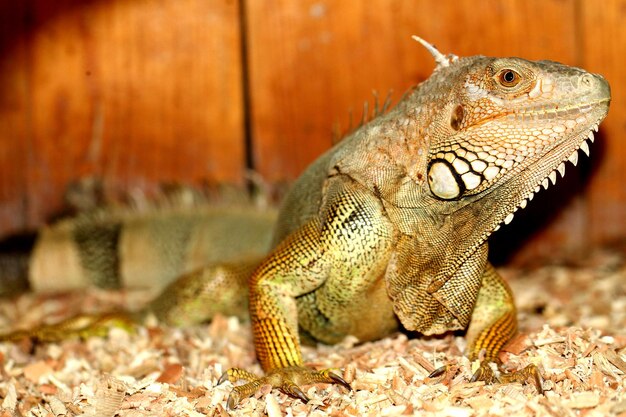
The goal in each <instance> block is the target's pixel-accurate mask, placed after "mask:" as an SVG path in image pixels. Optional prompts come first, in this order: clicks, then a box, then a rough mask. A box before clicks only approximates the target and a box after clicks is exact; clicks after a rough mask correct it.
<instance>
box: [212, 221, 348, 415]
mask: <svg viewBox="0 0 626 417" xmlns="http://www.w3.org/2000/svg"><path fill="white" fill-rule="evenodd" d="M322 247H323V244H322V241H321V225H320V222H319V221H318V220H317V219H314V220H312V221H310V222H309V223H307V224H305V225H304V226H303V227H301V228H300V229H299V230H298V231H296V232H295V233H293V234H292V235H290V236H289V237H288V238H287V239H286V240H285V241H283V242H282V244H281V245H279V246H278V247H277V248H276V250H275V251H274V252H273V253H272V255H271V256H270V257H268V258H267V260H266V261H265V262H263V263H262V264H261V265H260V266H259V268H258V269H257V270H256V272H255V273H254V274H253V276H252V278H251V279H250V284H249V291H250V300H249V301H250V318H251V320H252V331H253V340H254V346H255V350H256V355H257V359H258V360H259V362H260V364H261V367H262V368H263V370H264V371H265V373H266V375H265V376H264V377H261V378H259V377H257V376H256V375H254V374H251V373H250V372H248V371H245V370H243V369H238V368H233V369H229V370H228V371H227V372H226V373H225V374H224V375H223V376H222V378H221V379H220V382H223V381H224V380H225V379H228V380H230V381H231V382H236V381H238V380H241V379H242V380H245V381H246V382H247V383H246V384H244V385H240V386H237V387H235V388H233V391H232V392H231V395H230V396H229V399H228V406H229V407H231V408H234V407H235V406H236V405H237V404H238V403H239V401H240V399H242V398H244V397H247V396H250V395H251V394H253V393H254V392H256V391H257V390H258V389H259V388H260V387H261V386H262V385H266V384H269V385H271V386H272V387H275V388H279V389H281V390H282V391H284V392H286V393H287V394H289V395H293V396H295V397H298V398H300V399H302V400H303V401H305V402H306V401H308V398H307V397H306V395H305V394H304V392H303V391H302V390H301V389H300V387H299V386H300V385H304V384H310V383H316V382H328V383H339V384H341V385H344V386H346V387H348V388H349V387H350V386H349V385H348V383H347V382H345V381H344V380H343V379H342V378H341V377H339V376H338V375H336V374H334V373H332V372H330V371H329V370H322V371H314V370H311V369H309V368H306V367H304V366H303V365H302V354H301V351H300V337H299V334H298V312H297V306H296V297H298V296H300V295H303V294H306V293H309V292H312V291H314V290H315V289H317V288H318V287H319V286H320V285H322V284H323V282H324V280H325V278H326V275H327V271H328V266H327V262H324V257H325V255H326V254H325V253H324V251H323V248H322Z"/></svg>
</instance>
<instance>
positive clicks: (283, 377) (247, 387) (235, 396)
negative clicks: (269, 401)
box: [217, 366, 352, 409]
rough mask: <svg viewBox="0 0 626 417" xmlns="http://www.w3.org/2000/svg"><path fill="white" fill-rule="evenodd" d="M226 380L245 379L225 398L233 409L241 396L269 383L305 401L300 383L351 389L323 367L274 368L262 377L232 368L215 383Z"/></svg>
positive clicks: (247, 394)
mask: <svg viewBox="0 0 626 417" xmlns="http://www.w3.org/2000/svg"><path fill="white" fill-rule="evenodd" d="M227 380H228V381H230V382H231V383H235V382H237V381H239V380H244V381H246V383H245V384H243V385H239V386H236V387H234V388H233V390H232V391H231V392H230V395H229V396H228V400H227V405H228V407H229V408H230V409H234V408H235V407H236V406H237V404H239V401H241V399H242V398H245V397H249V396H251V395H253V394H254V393H255V392H257V391H258V390H259V389H260V388H261V387H262V386H264V385H271V386H272V388H278V389H279V390H281V391H282V392H284V393H285V394H287V395H290V396H292V397H295V398H299V399H300V400H302V402H305V403H306V402H308V401H309V397H307V395H306V394H305V393H304V391H302V389H301V388H300V385H306V384H314V383H320V382H321V383H329V384H339V385H342V386H343V387H345V388H347V389H349V390H352V387H351V386H350V384H348V383H347V382H346V381H345V380H344V379H343V378H342V377H340V376H339V375H337V374H335V373H333V372H331V371H330V370H328V369H324V370H321V371H315V370H313V369H310V368H307V367H304V366H290V367H287V368H278V369H274V370H271V371H269V372H268V373H267V374H266V375H265V376H262V377H259V376H257V375H255V374H253V373H251V372H248V371H246V370H244V369H239V368H232V369H229V370H228V371H226V372H224V374H222V376H221V377H220V379H219V380H218V382H217V383H218V384H221V383H223V382H225V381H227Z"/></svg>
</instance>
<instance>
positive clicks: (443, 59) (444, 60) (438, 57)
mask: <svg viewBox="0 0 626 417" xmlns="http://www.w3.org/2000/svg"><path fill="white" fill-rule="evenodd" d="M412 38H413V39H414V40H416V41H417V42H419V43H420V44H421V45H422V46H423V47H424V48H426V50H427V51H428V52H430V54H431V55H432V56H433V58H435V62H436V63H437V68H440V67H449V66H450V64H451V63H453V62H456V61H457V60H458V59H459V57H458V56H456V55H454V54H448V55H444V54H442V53H441V52H439V50H438V49H437V48H435V46H434V45H432V44H430V43H428V42H426V41H425V40H424V39H422V38H420V37H419V36H415V35H413V36H412Z"/></svg>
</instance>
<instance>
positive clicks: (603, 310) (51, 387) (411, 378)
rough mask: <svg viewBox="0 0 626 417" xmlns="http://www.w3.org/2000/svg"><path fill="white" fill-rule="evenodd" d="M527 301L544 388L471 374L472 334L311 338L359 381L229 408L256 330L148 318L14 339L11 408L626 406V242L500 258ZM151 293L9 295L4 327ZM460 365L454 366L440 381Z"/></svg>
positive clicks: (531, 353)
mask: <svg viewBox="0 0 626 417" xmlns="http://www.w3.org/2000/svg"><path fill="white" fill-rule="evenodd" d="M500 271H501V273H502V275H503V276H505V278H507V280H508V281H509V282H510V283H511V286H512V287H513V291H514V293H515V294H516V300H517V303H518V307H519V319H520V326H521V328H520V335H519V336H518V337H517V338H515V339H514V340H513V341H512V342H511V343H510V344H509V345H508V346H507V348H506V351H505V352H504V353H503V355H502V359H503V360H504V362H505V363H506V367H507V368H510V369H521V368H523V367H524V366H526V365H528V364H535V365H537V366H538V367H539V369H540V371H541V374H542V375H543V378H544V381H543V388H544V390H545V394H544V395H539V394H538V393H537V391H536V389H535V388H534V387H533V386H532V385H522V384H518V383H512V384H502V385H500V384H496V385H485V384H484V383H482V382H473V383H472V382H469V381H470V378H471V375H472V371H473V369H475V367H476V363H470V362H469V361H468V360H467V358H465V357H464V356H463V351H464V349H465V347H466V344H465V339H464V338H463V337H462V335H456V334H449V335H444V336H442V337H436V338H419V337H414V336H413V335H405V334H396V335H394V336H392V337H389V338H386V339H383V340H380V341H377V342H373V343H365V344H358V343H356V341H355V340H351V339H347V340H345V341H344V342H343V343H342V344H340V345H338V346H324V345H319V346H317V347H305V348H304V352H303V353H304V357H305V360H306V362H307V363H308V364H310V365H312V366H314V367H316V368H325V367H332V368H338V372H340V373H341V374H342V375H343V377H344V378H345V379H346V380H347V381H348V382H349V383H350V384H351V386H352V388H353V390H352V391H348V390H346V389H345V388H342V387H339V386H329V385H324V384H319V385H312V386H307V387H305V388H304V390H305V392H306V394H307V395H308V396H309V397H310V398H311V401H310V402H309V403H308V404H304V403H302V402H301V401H299V400H296V399H293V398H291V397H288V396H286V395H284V394H282V393H280V392H278V391H276V390H271V389H269V387H265V388H264V389H263V390H262V391H261V392H260V393H258V394H257V395H256V396H254V397H252V398H248V399H245V400H243V401H242V402H241V404H240V405H239V407H238V408H237V409H236V410H233V411H231V410H228V408H227V406H226V399H227V398H228V394H229V391H230V389H231V388H232V385H231V384H230V383H224V384H222V385H217V381H218V379H219V377H220V375H221V374H222V372H223V371H224V370H226V369H227V368H229V367H242V368H246V369H248V370H251V371H253V372H257V373H259V374H260V373H261V370H260V368H259V366H258V364H257V363H256V362H255V359H254V353H253V352H254V349H253V346H252V341H251V336H250V328H249V325H248V324H247V323H241V322H239V321H238V320H237V319H235V318H227V317H218V318H217V319H215V320H214V321H213V322H212V323H211V324H208V325H205V326H197V327H193V328H188V329H174V328H168V327H164V326H160V325H158V324H157V323H150V322H148V323H147V325H146V326H141V327H138V328H137V331H136V332H135V333H127V332H125V331H124V330H121V329H112V330H111V331H110V332H109V335H108V337H106V338H98V337H92V338H89V339H87V340H85V341H80V340H69V341H65V342H62V343H53V344H48V345H38V346H33V345H32V344H31V343H30V342H29V341H24V342H23V343H16V344H12V343H3V344H0V365H1V366H0V369H1V371H0V372H2V376H1V381H0V417H4V416H13V415H17V416H55V417H56V416H79V415H85V416H120V417H131V416H132V417H136V416H205V415H208V416H227V415H233V416H249V415H268V416H270V417H274V416H325V415H332V416H395V415H419V416H451V417H470V416H589V417H591V416H626V382H625V381H626V380H625V378H624V375H625V373H626V330H625V329H626V264H625V254H624V251H615V250H612V251H607V250H604V251H597V252H595V253H593V254H590V255H589V256H587V257H586V258H585V260H584V261H580V262H578V263H577V265H552V266H542V267H539V268H534V269H527V270H521V269H510V268H509V269H507V268H504V269H500ZM145 297H146V295H145V294H129V293H119V292H114V293H111V292H103V291H93V290H91V291H89V292H88V293H87V294H85V293H82V294H65V295H57V296H41V295H39V296H35V295H26V296H23V297H20V298H19V299H17V300H13V301H4V302H2V303H1V304H0V324H2V325H3V327H4V329H9V328H14V327H17V325H19V327H30V326H33V325H34V324H36V323H37V322H39V321H41V320H42V319H43V318H45V319H46V320H49V321H54V320H58V319H59V318H61V317H63V316H67V315H70V314H73V313H75V312H76V311H78V310H86V311H90V310H92V311H93V310H98V309H102V308H104V306H110V305H111V304H116V305H131V306H135V305H138V304H140V303H141V302H142V298H145ZM444 364H450V365H451V366H450V368H449V372H448V373H446V374H445V375H444V376H443V377H439V378H428V374H429V373H430V372H431V371H432V370H433V369H435V368H437V367H439V366H442V365H444Z"/></svg>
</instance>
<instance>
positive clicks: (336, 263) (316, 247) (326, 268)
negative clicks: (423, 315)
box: [222, 177, 397, 407]
mask: <svg viewBox="0 0 626 417" xmlns="http://www.w3.org/2000/svg"><path fill="white" fill-rule="evenodd" d="M323 200H324V201H323V202H322V203H321V207H320V209H319V210H318V213H317V214H316V215H315V216H313V217H312V218H311V219H309V220H308V221H307V222H306V223H304V224H303V225H301V226H300V227H299V228H298V229H296V231H295V232H292V233H291V234H290V235H288V237H287V238H286V239H284V240H283V241H282V243H281V244H280V245H278V246H277V247H276V249H275V250H274V251H273V252H272V253H271V254H270V255H269V256H268V258H267V259H266V260H265V261H264V262H263V263H262V264H261V265H260V266H259V268H258V269H257V270H256V271H255V272H254V274H253V275H252V278H251V280H250V289H249V296H250V318H251V320H252V329H253V337H254V345H255V349H256V354H257V358H258V360H259V362H260V363H261V366H262V367H263V370H264V371H265V373H266V375H265V376H264V377H262V378H257V377H256V376H254V375H252V374H250V373H249V372H247V371H244V370H240V369H231V370H229V371H227V374H226V375H225V376H224V377H223V378H222V380H223V379H226V378H228V379H229V380H230V381H231V382H236V381H237V380H239V379H243V380H246V381H247V382H248V383H247V384H245V385H241V386H237V387H235V388H234V389H233V392H232V393H231V396H230V398H229V401H228V403H229V406H231V407H233V406H235V405H236V404H237V402H238V401H239V399H241V398H243V397H245V396H249V395H251V394H252V393H254V392H255V391H256V390H258V388H259V387H260V386H261V385H264V384H270V385H271V386H273V387H275V388H279V389H281V390H282V391H284V392H286V393H288V394H291V395H294V396H296V397H298V398H301V399H302V400H304V401H306V400H307V398H306V396H305V395H304V393H303V392H302V390H301V389H300V388H299V385H301V384H309V383H316V382H326V383H338V384H341V385H343V386H345V387H347V388H349V385H348V384H347V383H346V382H345V381H344V380H343V379H342V378H341V377H339V376H338V375H336V374H333V373H332V372H330V371H329V370H322V371H314V370H311V369H309V368H306V367H304V366H303V361H302V355H301V351H300V336H299V333H298V329H299V326H302V328H303V329H306V330H307V331H309V332H312V335H313V336H314V337H315V338H316V339H317V340H329V339H330V340H335V339H336V338H341V337H343V336H346V335H347V334H354V335H355V336H356V337H369V338H372V337H380V336H381V335H384V334H386V333H388V332H389V329H390V328H395V326H396V325H397V322H396V320H395V317H393V314H392V310H391V305H390V303H389V301H388V298H387V297H386V296H385V301H386V302H385V303H383V304H379V305H378V307H379V309H380V310H379V311H377V314H376V315H377V316H387V314H385V309H386V310H388V311H387V312H388V313H389V314H388V315H389V316H390V317H391V319H390V320H389V321H380V323H379V322H377V321H376V320H372V322H371V323H369V322H368V325H366V326H362V327H368V328H367V331H369V332H372V331H374V333H375V334H373V335H372V334H367V332H365V331H364V330H363V329H361V328H360V327H359V326H355V323H358V322H359V321H363V320H365V321H366V322H367V321H368V319H367V317H368V314H371V310H372V309H371V305H372V304H371V303H372V302H374V301H376V300H373V299H372V297H374V296H375V295H376V294H379V293H380V291H379V289H382V290H384V288H385V287H384V281H383V279H382V277H383V273H384V267H385V266H386V262H387V259H388V257H389V248H390V246H391V229H390V223H389V222H388V220H387V219H386V217H385V215H384V212H383V210H382V206H381V203H380V201H379V200H378V199H377V198H376V197H375V196H373V195H372V194H371V193H369V192H368V191H367V190H365V189H364V188H363V187H362V186H360V185H359V184H357V183H354V182H353V181H352V180H350V179H349V178H345V177H344V178H341V177H339V178H333V179H329V181H328V183H327V187H326V188H325V194H324V197H323ZM383 294H385V293H384V292H383ZM303 296H308V297H310V296H313V297H312V298H308V299H307V300H308V301H307V302H306V303H301V302H299V301H301V300H302V297H303ZM372 329H374V330H372Z"/></svg>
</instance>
